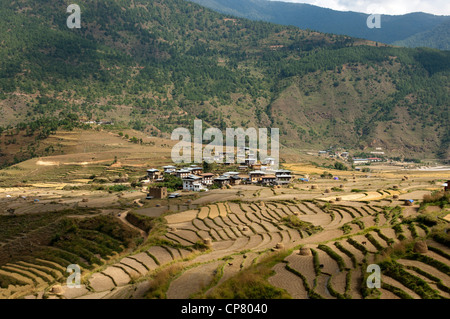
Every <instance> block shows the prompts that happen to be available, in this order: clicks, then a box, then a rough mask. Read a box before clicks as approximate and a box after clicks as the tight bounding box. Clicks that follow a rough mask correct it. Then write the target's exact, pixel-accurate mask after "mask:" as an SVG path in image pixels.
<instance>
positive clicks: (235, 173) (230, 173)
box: [223, 172, 239, 176]
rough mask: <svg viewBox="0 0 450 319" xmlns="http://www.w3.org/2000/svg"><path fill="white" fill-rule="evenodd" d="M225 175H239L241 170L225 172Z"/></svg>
mask: <svg viewBox="0 0 450 319" xmlns="http://www.w3.org/2000/svg"><path fill="white" fill-rule="evenodd" d="M223 175H224V176H235V175H239V172H226V173H223Z"/></svg>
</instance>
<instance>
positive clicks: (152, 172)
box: [147, 168, 162, 182]
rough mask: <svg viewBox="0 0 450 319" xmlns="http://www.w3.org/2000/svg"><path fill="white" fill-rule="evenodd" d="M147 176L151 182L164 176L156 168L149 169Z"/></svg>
mask: <svg viewBox="0 0 450 319" xmlns="http://www.w3.org/2000/svg"><path fill="white" fill-rule="evenodd" d="M147 176H148V179H149V180H150V181H151V182H153V181H157V180H160V179H161V177H162V175H161V172H160V171H159V170H158V169H156V168H151V169H148V170H147Z"/></svg>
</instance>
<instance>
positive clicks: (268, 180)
mask: <svg viewBox="0 0 450 319" xmlns="http://www.w3.org/2000/svg"><path fill="white" fill-rule="evenodd" d="M276 182H277V177H276V176H275V175H264V176H262V177H261V181H260V183H261V184H265V185H274V184H276Z"/></svg>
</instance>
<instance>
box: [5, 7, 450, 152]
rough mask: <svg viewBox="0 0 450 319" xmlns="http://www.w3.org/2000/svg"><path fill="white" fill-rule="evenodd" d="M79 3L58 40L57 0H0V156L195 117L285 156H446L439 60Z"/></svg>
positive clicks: (223, 20)
mask: <svg viewBox="0 0 450 319" xmlns="http://www.w3.org/2000/svg"><path fill="white" fill-rule="evenodd" d="M78 4H79V5H80V6H81V11H82V28H81V29H73V30H70V29H68V28H67V26H66V19H67V16H68V14H67V13H66V8H67V4H66V2H65V1H47V0H46V1H40V2H39V4H37V3H35V2H33V1H29V0H22V1H15V2H12V3H11V2H8V1H5V0H1V1H0V16H1V18H0V36H1V39H2V40H1V43H0V127H3V128H0V132H3V133H2V136H3V137H2V140H3V142H4V143H3V144H2V145H1V146H0V150H1V152H2V153H8V152H16V151H17V149H20V147H15V148H13V149H12V150H11V148H9V147H8V144H6V143H7V142H9V141H10V140H14V136H16V135H17V136H22V135H23V134H24V133H23V132H26V131H27V130H29V131H30V130H31V131H33V132H31V131H30V132H29V133H30V134H34V133H36V134H37V135H38V136H39V132H41V131H42V132H44V134H43V136H41V137H42V138H45V137H46V136H48V134H50V132H52V131H54V130H55V129H56V128H55V127H54V125H57V126H58V125H65V126H67V125H69V126H73V125H74V124H73V123H76V122H77V121H79V120H89V119H94V120H95V119H107V120H111V121H113V122H114V126H113V128H115V129H123V128H128V127H129V128H133V129H135V130H140V131H142V132H144V133H146V134H148V135H153V136H160V137H170V133H171V132H172V130H173V129H174V128H176V127H179V126H185V127H192V123H193V120H194V119H195V118H200V119H203V120H204V122H205V126H208V125H210V126H215V127H219V128H221V129H224V128H226V127H237V126H243V127H279V128H280V132H281V134H282V140H281V142H282V144H283V146H284V147H287V148H290V149H298V148H302V147H314V148H319V147H320V148H321V147H328V146H329V145H340V146H343V147H347V148H350V149H365V148H367V147H370V146H375V145H380V146H383V147H385V148H386V149H387V150H389V151H391V152H392V154H399V155H406V156H408V157H416V158H423V157H427V158H430V157H432V156H441V157H442V158H447V159H448V158H449V157H450V154H449V147H448V145H449V144H448V143H449V140H450V138H449V135H448V134H449V131H450V130H449V129H448V120H446V119H448V105H449V103H450V96H449V83H450V81H449V78H448V77H449V74H450V53H449V52H440V51H437V50H431V49H401V48H393V47H386V46H384V45H380V44H376V43H374V42H370V41H365V40H357V39H352V38H349V37H346V36H337V35H330V34H321V33H318V32H312V31H304V30H300V29H297V28H295V27H284V26H279V25H275V24H271V23H265V22H254V21H250V20H246V19H234V18H230V17H228V16H224V15H221V14H218V13H215V12H213V11H210V10H208V9H205V8H203V7H200V6H198V5H196V4H193V3H189V2H186V1H182V0H164V1H162V0H157V1H146V0H141V1H133V2H132V4H130V3H129V2H126V1H120V0H110V1H106V2H105V1H79V2H78ZM75 114H76V115H75ZM67 118H69V119H70V121H69V122H67V121H65V120H64V119H67ZM38 120H39V122H37V121H38ZM30 123H33V124H30ZM36 123H38V124H36ZM54 123H57V124H54ZM18 124H19V125H18ZM16 125H18V127H17V129H13V127H14V126H16ZM31 128H33V129H31ZM69 128H70V127H69ZM6 136H8V137H6ZM29 136H33V135H29ZM37 140H39V137H37ZM21 146H22V151H24V150H25V148H26V147H27V145H25V144H22V145H21ZM9 157H10V158H11V157H12V156H9ZM24 158H25V156H24Z"/></svg>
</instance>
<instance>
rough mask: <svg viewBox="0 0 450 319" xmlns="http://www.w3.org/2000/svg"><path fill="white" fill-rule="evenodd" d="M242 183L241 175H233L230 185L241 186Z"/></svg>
mask: <svg viewBox="0 0 450 319" xmlns="http://www.w3.org/2000/svg"><path fill="white" fill-rule="evenodd" d="M241 181H242V178H241V177H240V176H239V175H231V176H230V184H231V185H239V184H240V183H241Z"/></svg>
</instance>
